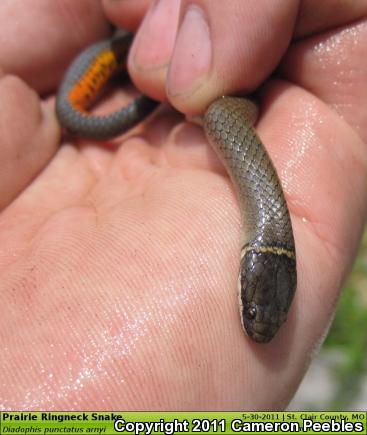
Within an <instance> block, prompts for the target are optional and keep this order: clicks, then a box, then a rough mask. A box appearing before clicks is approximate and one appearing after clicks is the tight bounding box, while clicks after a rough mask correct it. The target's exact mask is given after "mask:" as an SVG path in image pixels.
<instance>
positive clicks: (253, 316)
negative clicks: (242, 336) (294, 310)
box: [241, 302, 287, 343]
mask: <svg viewBox="0 0 367 435" xmlns="http://www.w3.org/2000/svg"><path fill="white" fill-rule="evenodd" d="M267 311H268V310H267V307H266V306H261V305H258V304H255V303H254V302H250V303H248V304H246V305H245V306H244V307H243V309H242V313H241V318H242V321H243V327H244V329H245V331H246V333H247V335H248V336H249V337H250V338H252V340H254V341H256V342H257V343H268V342H269V341H270V340H272V338H273V337H274V335H275V334H276V333H277V332H278V330H279V328H280V326H281V325H282V324H283V323H284V321H285V320H286V318H287V314H286V313H285V312H278V313H277V316H275V318H274V316H272V317H270V316H268V315H267ZM265 320H266V321H265Z"/></svg>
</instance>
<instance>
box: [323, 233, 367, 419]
mask: <svg viewBox="0 0 367 435" xmlns="http://www.w3.org/2000/svg"><path fill="white" fill-rule="evenodd" d="M322 352H323V353H327V352H329V353H331V352H337V353H338V354H340V356H341V358H337V359H336V361H335V365H334V366H333V376H334V378H335V385H336V390H335V394H334V397H333V399H332V401H331V403H329V405H328V406H327V407H325V409H327V410H329V411H340V410H349V409H351V407H353V402H354V401H355V400H356V398H358V395H359V393H360V389H361V380H362V378H363V377H364V375H365V374H366V369H367V231H365V234H364V237H363V240H362V244H361V247H360V250H359V254H358V257H357V259H356V262H355V264H354V267H353V271H352V274H351V276H350V277H349V280H348V282H347V283H346V286H345V289H344V291H343V294H342V297H341V300H340V302H339V305H338V308H337V311H336V316H335V319H334V322H333V324H332V326H331V329H330V332H329V335H328V337H327V339H326V341H325V343H324V345H323V348H322Z"/></svg>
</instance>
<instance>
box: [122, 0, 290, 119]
mask: <svg viewBox="0 0 367 435" xmlns="http://www.w3.org/2000/svg"><path fill="white" fill-rule="evenodd" d="M173 3H175V8H176V9H175V10H177V4H178V2H173ZM172 7H173V6H172V3H171V2H168V1H161V2H159V3H157V5H156V6H155V8H154V10H153V11H152V10H151V11H150V13H149V14H148V16H147V17H146V19H145V20H144V22H143V23H142V26H141V28H140V30H139V35H138V37H139V43H137V44H136V45H135V44H134V46H133V47H132V52H131V57H130V64H129V66H130V72H131V73H132V75H133V78H134V80H135V81H136V82H137V83H138V84H139V86H140V87H141V88H142V89H143V90H144V91H145V92H147V93H149V94H150V95H152V93H158V92H160V93H161V94H162V93H163V85H165V86H166V91H167V93H168V97H169V99H170V101H171V103H173V105H174V106H175V107H176V108H178V109H179V110H180V111H183V112H185V113H196V112H200V111H202V110H203V108H204V107H205V106H206V105H207V104H208V102H209V101H212V100H213V99H214V98H215V97H216V96H218V95H221V94H227V93H234V92H236V91H238V90H242V91H250V90H253V89H255V88H256V87H257V86H258V85H259V84H260V83H261V82H262V81H263V80H264V78H265V77H266V76H267V75H268V74H269V73H270V72H271V71H272V70H273V69H274V67H275V65H276V64H277V63H278V62H279V59H280V57H281V55H282V54H283V53H284V51H285V49H286V47H287V45H288V43H289V40H290V38H291V33H292V29H293V24H294V21H295V17H296V13H297V7H298V2H295V1H291V0H277V1H275V2H274V1H268V0H267V1H265V2H261V3H259V2H256V1H255V0H251V1H247V2H243V1H241V0H232V1H231V2H227V3H226V5H225V7H223V4H222V3H221V2H212V1H210V0H196V1H186V0H183V1H182V2H181V8H180V19H179V27H178V31H177V38H176V28H175V25H173V24H176V23H175V22H174V20H171V22H170V23H169V24H168V30H167V29H166V26H165V27H164V28H165V32H164V36H165V37H167V31H168V34H169V36H168V40H169V44H167V45H168V46H167V47H165V49H164V52H165V53H164V60H162V59H160V63H159V64H160V65H161V70H160V71H159V74H157V73H156V72H154V73H151V71H152V70H153V68H154V67H155V68H157V65H156V64H155V63H154V61H152V58H154V56H153V54H155V55H156V53H158V52H159V50H160V45H161V44H162V39H163V36H161V35H160V37H158V36H157V35H159V34H162V33H163V32H162V23H163V22H165V21H167V19H165V18H164V17H165V16H167V15H168V8H172ZM264 29H266V30H265V31H264ZM143 34H144V37H143V36H142V35H143ZM172 40H175V43H174V48H173V52H172V56H170V51H171V50H172V48H171V45H170V44H171V42H172ZM163 44H164V43H163ZM152 53H153V54H152ZM137 59H143V60H144V63H143V62H139V63H138V62H137V61H136V60H137ZM169 59H170V61H169V63H168V61H167V60H169ZM165 77H166V83H164V78H165ZM157 88H158V89H159V91H156V90H155V89H157Z"/></svg>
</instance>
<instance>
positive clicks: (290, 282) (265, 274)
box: [238, 247, 297, 343]
mask: <svg viewBox="0 0 367 435" xmlns="http://www.w3.org/2000/svg"><path fill="white" fill-rule="evenodd" d="M296 284H297V274H296V260H295V254H294V251H288V250H286V249H283V248H276V247H274V248H273V247H269V248H266V247H261V248H250V247H245V248H244V250H243V251H242V259H241V265H240V274H239V278H238V286H239V298H240V311H241V313H240V314H241V321H242V326H243V328H244V329H245V330H246V332H247V334H248V335H249V336H250V337H251V338H252V339H253V340H255V341H256V342H258V343H268V342H269V341H270V340H271V339H272V338H273V337H274V335H275V334H276V332H277V331H278V329H279V327H280V326H281V325H282V323H283V322H284V321H285V320H286V318H287V313H288V309H289V306H290V304H291V302H292V299H293V296H294V292H295V290H296Z"/></svg>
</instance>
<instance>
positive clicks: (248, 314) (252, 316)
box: [246, 307, 257, 320]
mask: <svg viewBox="0 0 367 435" xmlns="http://www.w3.org/2000/svg"><path fill="white" fill-rule="evenodd" d="M256 313H257V310H256V307H249V308H247V310H246V317H247V318H248V319H249V320H253V319H255V318H256Z"/></svg>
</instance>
